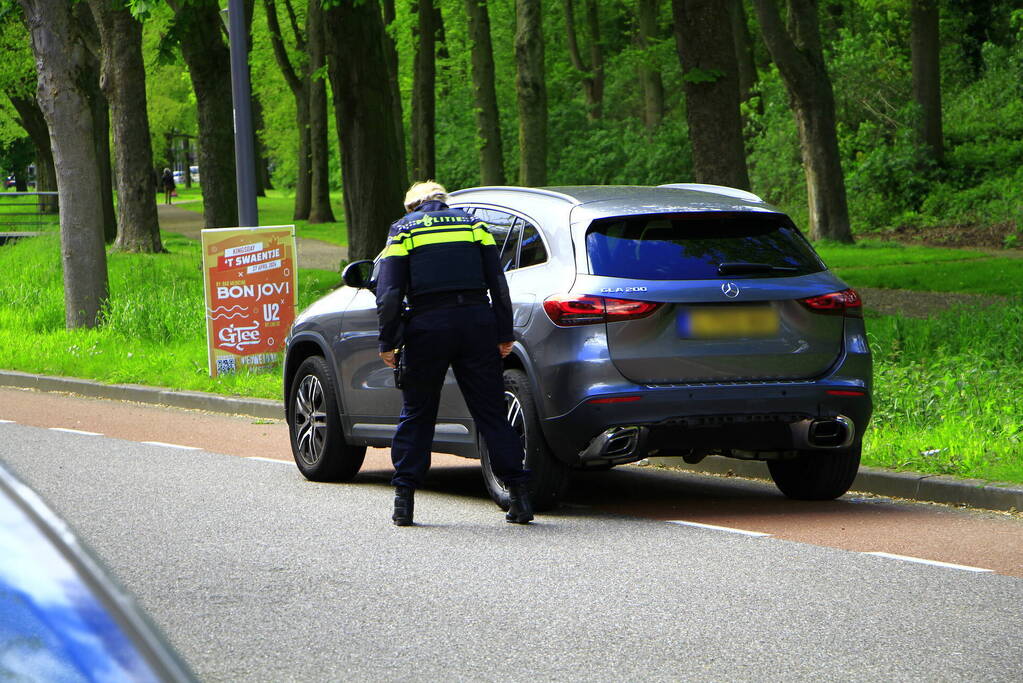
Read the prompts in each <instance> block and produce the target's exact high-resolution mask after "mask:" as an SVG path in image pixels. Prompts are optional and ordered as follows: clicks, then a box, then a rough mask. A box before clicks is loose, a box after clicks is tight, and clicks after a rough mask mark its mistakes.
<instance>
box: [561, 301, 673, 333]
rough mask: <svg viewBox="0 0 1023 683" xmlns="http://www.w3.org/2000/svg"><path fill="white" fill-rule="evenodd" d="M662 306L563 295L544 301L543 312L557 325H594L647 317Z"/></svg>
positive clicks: (647, 302)
mask: <svg viewBox="0 0 1023 683" xmlns="http://www.w3.org/2000/svg"><path fill="white" fill-rule="evenodd" d="M660 305H661V304H659V303H657V302H653V301H632V300H630V299H607V298H605V297H602V296H589V295H582V296H576V295H572V294H559V295H555V296H552V297H548V298H547V299H546V300H545V301H544V302H543V310H544V311H545V312H546V313H547V317H548V318H550V319H551V322H553V323H554V324H555V325H560V326H561V327H571V326H573V325H593V324H596V323H603V322H615V321H618V320H636V319H638V318H645V317H646V316H648V315H650V314H651V313H653V312H654V311H656V310H657V309H658V308H659V307H660Z"/></svg>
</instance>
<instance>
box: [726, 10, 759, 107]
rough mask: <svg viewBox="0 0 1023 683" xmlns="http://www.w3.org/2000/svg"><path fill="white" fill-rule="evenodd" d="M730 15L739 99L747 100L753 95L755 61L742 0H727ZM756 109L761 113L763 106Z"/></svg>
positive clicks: (755, 73)
mask: <svg viewBox="0 0 1023 683" xmlns="http://www.w3.org/2000/svg"><path fill="white" fill-rule="evenodd" d="M728 9H729V10H730V13H731V17H732V38H733V39H734V40H735V59H736V64H737V67H738V74H739V101H740V102H748V101H749V100H750V99H752V97H753V90H754V88H755V87H756V84H757V79H758V76H757V62H756V60H755V59H754V57H753V38H752V37H751V36H750V32H749V25H748V24H747V23H746V6H745V4H744V3H743V0H729V8H728ZM757 110H758V111H759V112H760V113H763V106H761V105H758V107H757Z"/></svg>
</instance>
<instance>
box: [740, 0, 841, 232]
mask: <svg viewBox="0 0 1023 683" xmlns="http://www.w3.org/2000/svg"><path fill="white" fill-rule="evenodd" d="M754 2H755V4H756V9H757V20H758V21H759V22H760V28H761V31H762V32H763V35H764V42H765V43H767V49H768V51H770V53H771V58H772V59H773V60H774V63H775V64H777V65H778V71H779V72H780V73H781V77H782V80H783V81H784V82H785V88H786V90H788V93H789V99H790V102H791V105H792V110H793V112H794V113H795V117H796V123H797V124H798V128H799V147H800V152H801V153H802V157H803V170H804V172H805V174H806V191H807V196H808V199H809V208H810V237H811V239H815V240H817V239H831V240H836V241H839V242H846V243H851V242H852V241H853V236H852V231H851V230H850V228H849V207H848V204H847V203H846V195H845V178H844V176H843V175H842V164H841V160H840V159H839V156H838V135H837V133H836V130H835V96H834V93H833V92H832V90H831V79H830V78H829V77H828V72H827V68H826V67H825V65H824V55H823V53H822V52H821V40H820V27H819V26H818V22H817V3H816V2H815V0H788V24H789V27H788V29H787V30H786V28H785V27H784V26H783V25H782V21H781V16H780V14H779V13H778V7H777V5H775V0H754Z"/></svg>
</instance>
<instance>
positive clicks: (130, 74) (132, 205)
mask: <svg viewBox="0 0 1023 683" xmlns="http://www.w3.org/2000/svg"><path fill="white" fill-rule="evenodd" d="M89 7H90V9H91V10H92V14H93V17H94V18H95V20H96V26H97V27H98V29H99V34H100V39H101V46H102V55H103V56H102V75H101V78H100V84H101V87H102V89H103V93H104V95H106V99H107V100H108V101H109V103H110V111H111V118H112V121H113V129H114V152H115V160H116V174H115V181H116V185H117V228H118V230H117V247H118V249H122V250H124V251H138V252H159V251H162V250H163V245H162V243H161V242H160V225H159V221H158V219H157V215H156V193H155V192H154V183H153V150H152V147H151V145H150V136H149V115H148V113H147V112H146V70H145V64H144V63H143V61H142V24H141V23H139V21H138V20H136V19H135V18H134V17H133V16H132V15H131V12H130V11H129V10H128V8H127V7H124V6H117V5H116V4H113V3H111V2H110V1H109V0H89Z"/></svg>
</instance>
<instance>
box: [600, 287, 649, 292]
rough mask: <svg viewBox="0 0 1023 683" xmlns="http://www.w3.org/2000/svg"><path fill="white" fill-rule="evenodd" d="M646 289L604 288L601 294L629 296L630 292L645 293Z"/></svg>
mask: <svg viewBox="0 0 1023 683" xmlns="http://www.w3.org/2000/svg"><path fill="white" fill-rule="evenodd" d="M645 291H647V288H646V287H603V288H601V290H600V293H601V294H628V293H629V292H645Z"/></svg>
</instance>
